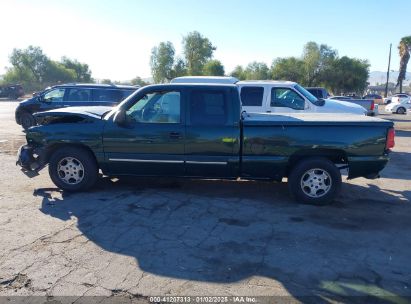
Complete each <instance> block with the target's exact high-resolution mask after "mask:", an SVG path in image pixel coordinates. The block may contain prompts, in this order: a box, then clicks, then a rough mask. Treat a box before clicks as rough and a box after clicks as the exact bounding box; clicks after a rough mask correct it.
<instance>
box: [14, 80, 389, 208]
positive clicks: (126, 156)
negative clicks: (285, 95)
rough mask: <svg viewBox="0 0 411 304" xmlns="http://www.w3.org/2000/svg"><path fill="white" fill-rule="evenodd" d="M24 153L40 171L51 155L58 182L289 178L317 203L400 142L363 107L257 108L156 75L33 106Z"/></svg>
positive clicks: (214, 89) (373, 170) (65, 185)
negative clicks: (344, 176) (116, 93)
mask: <svg viewBox="0 0 411 304" xmlns="http://www.w3.org/2000/svg"><path fill="white" fill-rule="evenodd" d="M36 120H37V123H38V125H37V126H34V127H32V128H30V129H28V131H27V135H26V137H27V145H25V146H22V147H21V148H20V149H19V153H18V161H17V163H18V164H19V165H20V166H21V167H22V170H23V172H25V173H27V175H30V176H33V175H36V173H37V172H38V171H39V170H41V169H42V168H43V167H45V166H46V165H47V164H48V169H49V174H50V177H51V179H52V181H53V182H54V183H55V184H56V186H57V187H59V188H61V189H63V190H66V191H81V190H85V189H88V188H90V187H91V186H93V184H94V183H95V182H96V180H97V178H98V176H99V170H101V172H102V173H103V174H104V175H107V176H113V177H116V176H122V175H135V176H167V177H187V178H213V179H237V178H242V179H251V180H273V181H282V179H283V178H285V177H287V178H288V184H289V188H290V192H291V194H292V195H293V196H294V198H295V199H296V200H298V201H301V202H305V203H312V204H324V203H327V202H330V201H331V200H333V199H334V198H335V196H336V195H337V194H338V191H339V189H340V186H341V173H340V170H341V169H348V172H349V174H348V178H355V177H360V176H362V177H366V178H376V177H378V174H379V172H380V171H381V170H382V169H383V168H384V166H385V165H386V164H387V161H388V159H389V158H388V153H389V151H390V149H391V148H392V147H393V146H394V129H393V123H392V122H390V121H385V120H382V119H377V118H372V117H366V116H360V115H355V116H350V115H341V114H340V115H330V114H286V115H274V114H252V113H246V112H243V111H242V110H241V102H240V97H239V93H238V88H237V87H236V86H234V85H218V84H208V85H207V84H171V85H170V84H169V85H152V86H147V87H144V88H141V89H139V90H138V91H136V92H135V93H134V94H132V95H130V96H129V97H128V98H127V99H125V100H124V101H123V102H122V103H121V104H120V105H118V106H117V107H115V108H107V107H72V108H64V109H58V110H52V111H48V112H43V113H38V114H37V115H36Z"/></svg>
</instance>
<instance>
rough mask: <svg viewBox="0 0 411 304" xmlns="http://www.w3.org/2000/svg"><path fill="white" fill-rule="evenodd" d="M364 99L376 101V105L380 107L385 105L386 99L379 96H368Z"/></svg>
mask: <svg viewBox="0 0 411 304" xmlns="http://www.w3.org/2000/svg"><path fill="white" fill-rule="evenodd" d="M362 99H374V103H376V104H378V105H381V104H384V99H383V98H382V96H381V95H378V94H367V95H365V96H363V97H362Z"/></svg>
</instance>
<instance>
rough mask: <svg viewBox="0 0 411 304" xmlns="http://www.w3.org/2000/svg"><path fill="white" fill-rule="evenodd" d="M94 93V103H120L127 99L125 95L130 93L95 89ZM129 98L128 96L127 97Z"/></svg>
mask: <svg viewBox="0 0 411 304" xmlns="http://www.w3.org/2000/svg"><path fill="white" fill-rule="evenodd" d="M93 91H94V92H93V93H94V97H93V99H94V101H102V102H104V101H106V102H120V101H122V100H123V99H124V98H125V97H124V95H125V93H126V92H128V91H122V90H107V89H95V90H93ZM127 96H128V95H127Z"/></svg>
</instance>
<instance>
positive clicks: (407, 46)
mask: <svg viewBox="0 0 411 304" xmlns="http://www.w3.org/2000/svg"><path fill="white" fill-rule="evenodd" d="M410 51H411V36H407V37H403V38H401V41H400V44H399V45H398V53H399V55H400V73H399V74H398V80H397V85H396V86H395V87H398V86H400V92H401V93H402V82H403V81H404V79H405V75H406V74H407V65H408V61H409V60H410Z"/></svg>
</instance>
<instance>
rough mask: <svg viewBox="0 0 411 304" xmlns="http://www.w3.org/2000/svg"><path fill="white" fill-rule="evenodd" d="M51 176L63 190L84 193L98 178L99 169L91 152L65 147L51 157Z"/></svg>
mask: <svg viewBox="0 0 411 304" xmlns="http://www.w3.org/2000/svg"><path fill="white" fill-rule="evenodd" d="M49 175H50V178H51V180H52V181H53V183H54V184H55V185H56V186H57V187H59V188H60V189H62V190H66V191H72V192H75V191H84V190H87V189H89V188H91V187H92V186H93V185H94V184H95V183H96V181H97V178H98V167H97V164H96V161H95V159H94V157H93V155H92V154H91V152H89V151H87V150H85V149H82V148H77V147H67V146H65V147H63V148H60V149H58V150H56V151H55V152H54V153H53V154H52V155H51V157H50V161H49Z"/></svg>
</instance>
